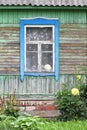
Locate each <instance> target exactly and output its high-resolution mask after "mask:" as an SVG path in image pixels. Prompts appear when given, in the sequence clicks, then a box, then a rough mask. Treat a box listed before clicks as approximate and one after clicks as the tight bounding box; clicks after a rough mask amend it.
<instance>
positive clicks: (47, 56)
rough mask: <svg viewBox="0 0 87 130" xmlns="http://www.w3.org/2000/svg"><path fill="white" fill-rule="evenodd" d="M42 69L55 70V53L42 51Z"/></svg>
mask: <svg viewBox="0 0 87 130" xmlns="http://www.w3.org/2000/svg"><path fill="white" fill-rule="evenodd" d="M42 71H50V72H52V71H53V54H52V53H42Z"/></svg>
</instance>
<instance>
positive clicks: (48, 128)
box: [0, 119, 87, 130]
mask: <svg viewBox="0 0 87 130" xmlns="http://www.w3.org/2000/svg"><path fill="white" fill-rule="evenodd" d="M11 122H12V119H6V120H1V121H0V130H22V129H17V128H13V126H11V125H10V124H11ZM40 130H87V120H85V121H67V122H62V121H46V122H45V123H44V125H43V128H41V129H40Z"/></svg>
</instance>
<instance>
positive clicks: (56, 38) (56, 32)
mask: <svg viewBox="0 0 87 130" xmlns="http://www.w3.org/2000/svg"><path fill="white" fill-rule="evenodd" d="M55 26H56V27H55V52H56V53H55V79H56V81H58V77H59V21H56V24H55Z"/></svg>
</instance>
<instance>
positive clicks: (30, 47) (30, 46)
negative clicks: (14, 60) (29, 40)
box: [26, 44, 37, 51]
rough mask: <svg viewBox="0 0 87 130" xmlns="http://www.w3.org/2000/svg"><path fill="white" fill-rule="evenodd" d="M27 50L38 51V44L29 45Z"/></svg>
mask: <svg viewBox="0 0 87 130" xmlns="http://www.w3.org/2000/svg"><path fill="white" fill-rule="evenodd" d="M26 50H27V51H37V45H36V44H27V45H26Z"/></svg>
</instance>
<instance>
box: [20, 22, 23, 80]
mask: <svg viewBox="0 0 87 130" xmlns="http://www.w3.org/2000/svg"><path fill="white" fill-rule="evenodd" d="M20 79H21V81H23V80H24V24H23V21H20Z"/></svg>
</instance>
